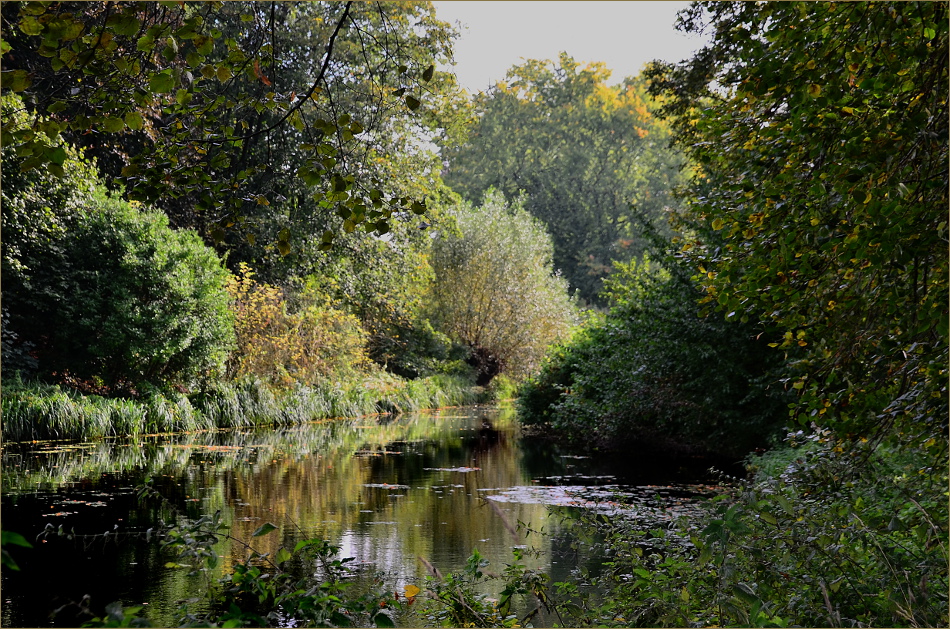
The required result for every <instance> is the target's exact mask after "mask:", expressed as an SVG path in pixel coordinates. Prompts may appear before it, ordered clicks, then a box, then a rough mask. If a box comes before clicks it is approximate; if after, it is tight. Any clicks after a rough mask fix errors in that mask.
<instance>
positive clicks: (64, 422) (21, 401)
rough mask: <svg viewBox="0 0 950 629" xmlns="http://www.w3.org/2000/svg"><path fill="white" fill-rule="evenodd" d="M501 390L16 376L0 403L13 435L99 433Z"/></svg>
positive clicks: (376, 408)
mask: <svg viewBox="0 0 950 629" xmlns="http://www.w3.org/2000/svg"><path fill="white" fill-rule="evenodd" d="M496 393H497V392H496V391H492V390H486V389H483V388H481V387H475V386H473V385H472V383H471V382H470V381H469V380H468V379H466V378H464V377H461V376H454V375H445V374H437V375H433V376H429V377H427V378H418V379H415V380H405V379H403V378H400V377H398V376H394V375H392V374H389V373H386V372H383V371H379V372H372V373H368V374H361V376H360V377H359V378H356V379H350V380H345V381H344V380H339V381H332V380H326V381H323V382H320V383H318V384H314V385H302V384H297V385H295V386H293V387H291V388H285V389H275V388H272V387H271V386H269V385H268V384H267V383H265V382H264V381H262V380H260V379H244V380H240V381H235V382H228V383H223V382H218V383H215V384H212V385H211V386H209V387H207V388H206V389H205V390H204V391H202V392H200V393H196V394H193V395H192V396H190V397H188V396H185V395H183V394H181V393H177V392H169V391H159V390H157V389H152V390H149V391H147V392H145V393H144V394H143V395H141V396H140V397H139V398H137V399H123V398H104V397H100V396H97V395H82V394H80V393H78V392H76V391H73V390H71V389H68V388H63V387H60V386H59V385H53V384H43V383H33V382H30V383H27V382H23V381H21V380H19V379H15V380H14V381H13V382H12V383H4V387H3V396H2V400H0V409H2V422H3V438H4V439H5V440H8V441H29V440H33V441H36V440H43V439H100V438H103V437H110V436H119V435H131V436H135V435H140V434H150V433H159V432H183V431H196V430H211V429H214V428H229V427H240V426H259V425H275V426H276V425H289V424H300V423H304V422H308V421H316V420H320V419H328V418H334V417H358V416H363V415H373V414H377V413H386V412H402V411H417V410H422V409H431V408H443V407H446V406H462V405H467V404H477V403H486V402H489V401H491V399H492V396H493V394H496Z"/></svg>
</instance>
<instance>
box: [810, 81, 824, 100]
mask: <svg viewBox="0 0 950 629" xmlns="http://www.w3.org/2000/svg"><path fill="white" fill-rule="evenodd" d="M808 95H809V96H811V97H812V98H818V97H819V96H821V86H820V85H818V84H816V83H812V84H811V85H809V86H808Z"/></svg>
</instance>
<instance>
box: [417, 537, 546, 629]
mask: <svg viewBox="0 0 950 629" xmlns="http://www.w3.org/2000/svg"><path fill="white" fill-rule="evenodd" d="M522 552H523V551H522V550H521V549H519V548H516V549H514V551H513V554H514V562H513V563H511V564H509V565H508V566H507V567H506V569H505V571H504V574H503V575H501V577H499V575H493V574H491V573H487V571H485V570H484V569H485V568H486V567H487V566H488V561H487V560H485V559H483V558H482V555H481V553H479V552H478V549H477V548H475V549H472V554H471V556H469V558H468V561H467V562H466V565H465V568H464V569H462V570H461V571H459V572H453V573H450V574H448V575H446V576H444V577H443V576H442V575H441V574H440V573H439V572H438V571H437V570H435V569H433V572H434V573H435V574H434V575H433V576H430V577H426V586H427V588H428V590H429V596H430V600H429V601H426V603H425V606H424V609H423V611H422V614H423V615H424V617H425V618H426V621H427V622H428V623H431V624H430V625H429V626H434V627H520V626H523V625H522V624H520V623H519V619H518V616H517V615H516V614H514V613H511V603H512V600H513V599H514V596H515V594H521V595H522V596H527V595H532V594H541V595H542V596H543V585H544V578H543V575H541V574H540V573H538V572H536V571H532V570H526V569H525V566H524V565H522V564H520V563H518V562H519V561H520V560H521V557H522ZM498 578H503V579H504V583H505V588H504V590H503V591H502V595H501V598H500V599H498V600H495V599H492V598H490V597H488V596H487V595H485V594H481V593H479V592H478V591H477V587H478V586H479V585H482V584H483V583H484V582H486V581H488V580H490V579H498ZM531 615H533V614H529V617H530V616H531Z"/></svg>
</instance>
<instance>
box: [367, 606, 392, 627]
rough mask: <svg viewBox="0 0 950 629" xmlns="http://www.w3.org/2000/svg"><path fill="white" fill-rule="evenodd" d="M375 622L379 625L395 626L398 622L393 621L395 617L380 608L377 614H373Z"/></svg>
mask: <svg viewBox="0 0 950 629" xmlns="http://www.w3.org/2000/svg"><path fill="white" fill-rule="evenodd" d="M373 622H374V623H376V626H377V627H395V626H396V623H395V621H393V617H392V616H391V615H390V613H389V612H388V611H386V610H380V611H378V612H376V615H375V616H373Z"/></svg>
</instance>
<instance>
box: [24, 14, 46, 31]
mask: <svg viewBox="0 0 950 629" xmlns="http://www.w3.org/2000/svg"><path fill="white" fill-rule="evenodd" d="M19 26H20V30H21V31H23V32H24V33H26V34H27V35H39V34H40V33H42V32H43V25H42V24H40V22H39V20H37V19H36V18H35V17H33V16H32V15H25V16H23V18H22V19H21V20H20V24H19Z"/></svg>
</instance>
